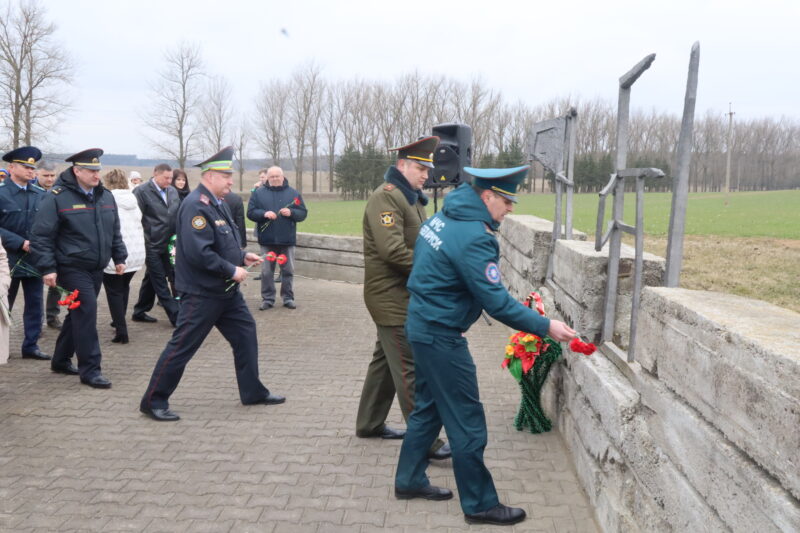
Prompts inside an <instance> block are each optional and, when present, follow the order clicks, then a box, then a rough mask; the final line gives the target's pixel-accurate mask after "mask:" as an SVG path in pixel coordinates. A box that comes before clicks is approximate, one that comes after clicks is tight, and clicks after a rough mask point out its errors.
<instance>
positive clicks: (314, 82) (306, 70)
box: [286, 62, 322, 192]
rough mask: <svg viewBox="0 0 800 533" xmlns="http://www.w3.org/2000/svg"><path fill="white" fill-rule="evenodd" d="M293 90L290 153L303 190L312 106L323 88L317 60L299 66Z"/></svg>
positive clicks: (295, 73)
mask: <svg viewBox="0 0 800 533" xmlns="http://www.w3.org/2000/svg"><path fill="white" fill-rule="evenodd" d="M290 87H291V89H290V91H289V100H288V103H289V107H288V109H289V124H288V125H287V126H288V127H287V130H288V132H289V134H288V135H287V136H286V141H287V144H286V146H287V148H288V150H289V157H290V158H291V159H292V163H293V164H294V173H295V187H297V190H298V191H300V192H303V161H304V159H305V151H306V143H307V140H308V137H309V125H310V123H311V118H312V114H313V113H312V109H313V107H314V104H315V102H317V101H318V100H319V93H320V92H321V90H322V79H321V76H320V68H319V66H317V65H316V64H315V63H314V62H311V63H308V64H306V65H305V66H303V67H300V68H299V69H297V70H295V71H294V73H293V74H292V79H291V82H290Z"/></svg>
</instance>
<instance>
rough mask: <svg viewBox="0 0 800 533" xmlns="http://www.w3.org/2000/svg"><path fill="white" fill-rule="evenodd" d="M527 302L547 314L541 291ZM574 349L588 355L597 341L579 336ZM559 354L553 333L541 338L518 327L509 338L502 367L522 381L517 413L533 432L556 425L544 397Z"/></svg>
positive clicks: (516, 422) (518, 423)
mask: <svg viewBox="0 0 800 533" xmlns="http://www.w3.org/2000/svg"><path fill="white" fill-rule="evenodd" d="M524 303H525V305H527V306H528V307H530V308H531V309H533V308H534V306H535V309H536V310H537V311H538V312H539V314H540V315H542V316H544V314H545V313H544V304H543V303H542V297H541V296H539V294H538V293H536V292H532V293H530V295H528V297H527V298H526V299H525V302H524ZM570 349H571V350H573V351H578V352H581V353H584V354H586V355H589V354H591V353H592V352H594V350H595V348H594V345H593V344H587V343H584V342H582V341H580V340H579V339H578V338H577V337H576V338H575V339H573V340H572V342H570ZM559 357H561V345H560V344H559V343H558V342H556V341H555V340H553V339H551V338H550V337H544V338H541V337H539V336H537V335H533V334H531V333H525V332H524V331H518V332H517V333H515V334H513V335H512V336H511V338H509V340H508V344H507V345H506V355H505V359H503V364H502V367H503V368H507V369H508V371H509V372H510V373H511V375H512V376H514V379H516V380H517V382H519V388H520V392H521V393H522V399H521V401H520V405H519V411H518V412H517V416H516V417H514V427H516V428H517V430H519V431H522V429H523V428H528V429H529V430H530V432H531V433H544V432H546V431H550V429H552V427H553V424H552V423H551V422H550V419H548V418H547V416H545V414H544V411H543V410H542V406H541V400H540V398H541V394H542V387H544V383H545V380H546V379H547V375H548V374H549V373H550V367H551V366H552V365H553V363H555V362H556V361H557V360H558V358H559Z"/></svg>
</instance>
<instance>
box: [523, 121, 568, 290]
mask: <svg viewBox="0 0 800 533" xmlns="http://www.w3.org/2000/svg"><path fill="white" fill-rule="evenodd" d="M577 118H578V112H577V110H576V109H575V108H574V107H570V108H569V111H568V112H567V114H566V115H564V116H563V117H558V118H554V119H550V120H545V121H542V122H537V123H536V124H534V125H533V126H531V129H530V131H529V133H528V154H529V158H530V159H535V160H536V161H539V162H540V163H541V164H542V166H544V167H545V169H547V170H549V171H550V172H552V173H553V175H554V176H555V178H554V187H553V188H554V192H555V197H556V198H555V201H556V202H555V203H556V205H555V215H554V217H553V238H552V241H551V243H550V256H549V259H548V261H547V274H546V277H545V279H547V280H549V279H552V277H553V255H554V254H553V252H554V251H555V246H556V241H558V240H559V239H560V238H561V225H562V219H563V218H565V219H566V220H565V221H564V233H565V236H566V238H567V239H572V213H573V208H572V197H573V193H574V189H575V139H576V134H577V130H578V125H577ZM565 148H566V152H567V168H566V174H565V173H564V151H565ZM565 187H566V193H567V200H566V209H565V211H566V217H564V215H563V213H562V208H563V207H564V188H565Z"/></svg>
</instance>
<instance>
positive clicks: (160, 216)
mask: <svg viewBox="0 0 800 533" xmlns="http://www.w3.org/2000/svg"><path fill="white" fill-rule="evenodd" d="M166 193H167V202H166V203H164V199H163V198H162V197H161V193H160V192H158V189H156V184H155V182H153V179H152V178H151V179H150V181H148V182H147V183H142V184H141V185H139V186H138V187H136V188H135V189H134V190H133V194H134V196H136V200H137V201H138V202H139V210H140V211H141V212H142V228H143V229H144V243H145V248H146V249H147V250H148V251H150V252H154V253H159V254H163V253H165V252H166V251H167V244H168V243H169V239H170V237H172V236H173V235H174V234H175V219H176V217H177V216H178V207H179V206H180V205H181V200H180V197H179V196H178V190H177V189H176V188H175V187H173V186H172V185H167V188H166Z"/></svg>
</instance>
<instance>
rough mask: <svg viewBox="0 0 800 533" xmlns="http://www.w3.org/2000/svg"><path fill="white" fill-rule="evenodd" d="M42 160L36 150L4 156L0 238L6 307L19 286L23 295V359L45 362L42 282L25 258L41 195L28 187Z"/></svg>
mask: <svg viewBox="0 0 800 533" xmlns="http://www.w3.org/2000/svg"><path fill="white" fill-rule="evenodd" d="M41 157H42V152H41V151H40V150H39V149H38V148H36V147H35V146H23V147H21V148H17V149H16V150H12V151H10V152H8V153H7V154H5V155H4V156H3V161H7V162H8V163H9V165H8V172H9V178H8V179H7V180H5V181H4V182H3V183H0V236H2V238H3V247H4V248H5V249H6V253H7V255H8V264H9V268H10V269H11V286H10V287H9V289H8V307H9V308H11V307H13V306H14V300H15V299H16V297H17V291H19V286H20V285H22V291H23V293H24V295H25V310H24V312H23V322H24V329H25V339H24V340H23V341H22V357H23V359H43V360H45V361H46V360H49V359H50V356H49V355H47V354H45V353H42V351H41V350H40V349H39V345H38V342H39V336H40V335H41V334H42V280H41V279H40V278H39V275H38V272H36V270H35V267H33V264H32V261H31V260H30V257H29V256H28V252H30V240H29V238H30V236H29V235H30V231H31V227H32V226H33V220H34V218H35V217H36V212H37V211H38V210H39V201H40V199H41V198H42V196H43V195H44V190H43V189H42V188H41V187H39V186H37V185H34V184H33V183H31V182H32V181H33V178H34V175H35V174H34V169H35V168H36V162H37V161H38V160H39V159H41Z"/></svg>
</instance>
